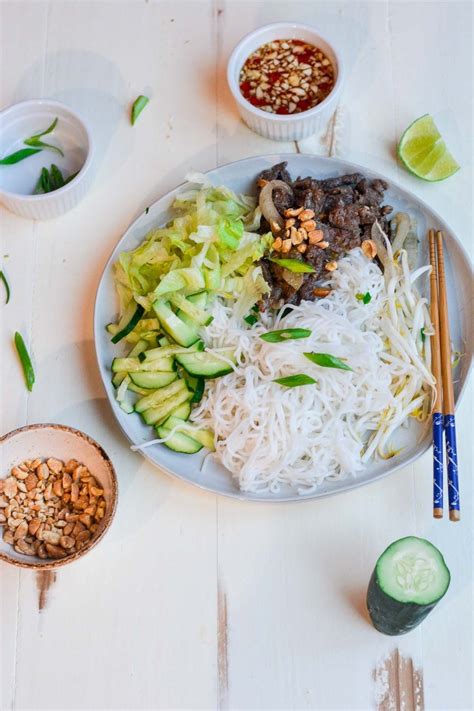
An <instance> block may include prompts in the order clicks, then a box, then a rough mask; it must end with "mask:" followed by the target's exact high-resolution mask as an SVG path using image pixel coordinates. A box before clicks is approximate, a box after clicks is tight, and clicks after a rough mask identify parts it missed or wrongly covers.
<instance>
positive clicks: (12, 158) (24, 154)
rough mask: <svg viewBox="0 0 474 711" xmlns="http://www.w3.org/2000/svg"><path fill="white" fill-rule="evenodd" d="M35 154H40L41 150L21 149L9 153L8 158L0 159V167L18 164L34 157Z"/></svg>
mask: <svg viewBox="0 0 474 711" xmlns="http://www.w3.org/2000/svg"><path fill="white" fill-rule="evenodd" d="M35 153H41V148H22V149H21V150H20V151H16V153H10V155H9V156H5V158H2V160H0V165H13V164H14V163H19V162H20V161H21V160H25V158H29V157H30V156H34V154H35Z"/></svg>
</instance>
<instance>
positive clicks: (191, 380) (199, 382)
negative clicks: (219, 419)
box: [183, 370, 205, 403]
mask: <svg viewBox="0 0 474 711" xmlns="http://www.w3.org/2000/svg"><path fill="white" fill-rule="evenodd" d="M183 375H184V379H185V380H186V382H187V384H188V388H189V389H190V390H192V393H193V396H192V398H191V402H192V403H197V402H201V400H202V396H203V395H204V386H205V381H204V378H201V377H199V376H196V377H195V376H194V375H189V373H188V372H187V371H186V370H183Z"/></svg>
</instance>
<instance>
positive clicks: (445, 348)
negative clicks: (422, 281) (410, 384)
mask: <svg viewBox="0 0 474 711" xmlns="http://www.w3.org/2000/svg"><path fill="white" fill-rule="evenodd" d="M429 245H430V262H431V275H430V287H431V321H432V323H433V328H434V335H433V336H431V369H432V372H433V376H434V378H435V380H436V398H435V403H434V408H433V516H434V517H435V518H442V517H443V468H444V466H443V450H444V447H443V434H444V439H445V444H446V460H447V462H446V467H447V471H448V502H449V518H450V520H451V521H459V519H460V518H461V515H460V505H459V482H458V459H457V448H456V423H455V419H454V391H453V375H452V369H451V338H450V334H449V318H448V300H447V297H446V275H445V271H444V254H443V233H442V232H439V231H438V232H437V233H436V235H435V231H434V230H430V231H429Z"/></svg>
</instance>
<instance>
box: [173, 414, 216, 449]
mask: <svg viewBox="0 0 474 711" xmlns="http://www.w3.org/2000/svg"><path fill="white" fill-rule="evenodd" d="M163 427H167V428H168V429H169V430H172V429H174V428H175V427H178V430H177V432H182V433H183V434H185V435H187V436H188V437H191V438H192V439H195V440H196V442H200V443H201V444H202V446H203V447H207V449H210V450H211V451H214V432H212V431H211V430H204V429H200V428H199V427H196V426H195V425H191V424H188V423H187V422H183V421H182V420H180V419H179V417H176V416H173V415H171V416H170V417H168V419H167V420H166V422H164V423H163Z"/></svg>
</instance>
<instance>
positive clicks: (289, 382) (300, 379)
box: [273, 373, 317, 388]
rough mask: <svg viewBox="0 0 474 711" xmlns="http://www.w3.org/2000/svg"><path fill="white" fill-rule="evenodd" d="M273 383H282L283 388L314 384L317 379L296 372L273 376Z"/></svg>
mask: <svg viewBox="0 0 474 711" xmlns="http://www.w3.org/2000/svg"><path fill="white" fill-rule="evenodd" d="M273 382H274V383H278V385H283V386H284V387H285V388H297V387H299V386H300V385H314V384H315V383H316V382H317V381H316V380H315V379H314V378H312V377H311V376H310V375H305V374H304V373H298V375H288V376H286V377H284V378H275V380H274V381H273Z"/></svg>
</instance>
